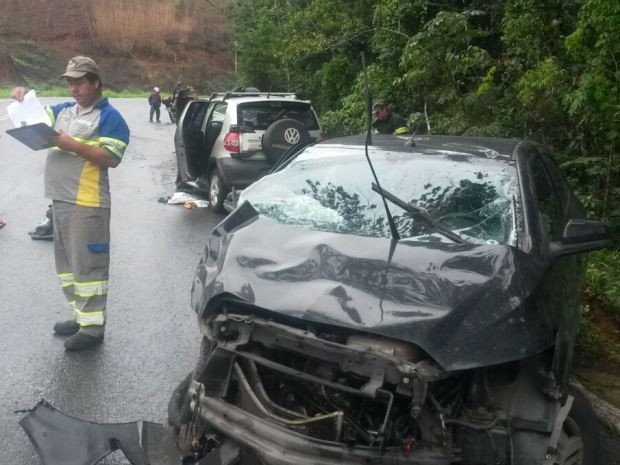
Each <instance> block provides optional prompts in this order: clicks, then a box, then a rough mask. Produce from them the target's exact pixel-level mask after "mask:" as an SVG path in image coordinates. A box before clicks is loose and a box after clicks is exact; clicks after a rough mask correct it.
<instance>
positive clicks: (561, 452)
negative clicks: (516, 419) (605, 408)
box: [554, 386, 601, 465]
mask: <svg viewBox="0 0 620 465" xmlns="http://www.w3.org/2000/svg"><path fill="white" fill-rule="evenodd" d="M568 393H569V394H570V395H572V396H573V397H574V400H573V406H572V408H571V410H570V412H569V414H568V417H567V418H566V421H565V422H564V425H563V427H562V433H561V435H560V438H559V440H558V444H557V449H558V457H557V460H556V461H555V463H554V465H569V464H571V465H572V464H579V465H600V463H601V461H600V459H601V457H600V432H599V425H598V420H597V418H596V414H595V413H594V409H593V408H592V405H591V404H590V402H589V401H588V399H587V398H586V397H585V396H584V395H583V393H582V392H581V391H579V390H578V389H576V388H574V387H572V386H570V387H569V390H568ZM579 455H581V460H579V459H578V457H579Z"/></svg>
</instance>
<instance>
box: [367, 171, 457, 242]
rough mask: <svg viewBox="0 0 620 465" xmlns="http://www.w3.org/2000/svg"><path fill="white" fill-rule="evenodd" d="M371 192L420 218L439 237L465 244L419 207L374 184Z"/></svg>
mask: <svg viewBox="0 0 620 465" xmlns="http://www.w3.org/2000/svg"><path fill="white" fill-rule="evenodd" d="M372 190H373V191H375V192H376V193H377V194H379V195H380V196H381V197H383V198H384V199H387V200H389V201H390V202H392V203H393V204H394V205H396V206H398V207H400V208H402V209H403V210H405V211H406V212H407V213H409V214H411V215H415V216H418V217H420V218H422V219H423V220H424V221H426V222H427V223H428V224H430V225H431V226H433V227H434V228H435V229H436V230H437V232H438V233H440V234H441V235H443V236H445V237H447V238H448V239H451V240H452V241H454V242H456V243H458V244H465V243H466V242H467V241H465V240H463V238H462V237H460V236H459V235H458V234H455V233H453V232H452V231H451V230H450V229H448V228H446V227H445V226H443V225H442V224H441V223H439V222H437V221H436V220H435V219H434V218H433V217H432V216H431V215H429V214H428V213H426V212H425V211H424V210H422V209H421V208H420V207H416V206H415V205H413V204H410V203H407V202H405V201H404V200H402V199H399V198H398V197H396V196H395V195H394V194H392V193H391V192H388V191H386V190H385V189H383V188H382V187H379V186H378V185H377V184H375V183H374V182H373V183H372Z"/></svg>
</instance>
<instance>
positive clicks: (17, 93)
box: [11, 87, 28, 102]
mask: <svg viewBox="0 0 620 465" xmlns="http://www.w3.org/2000/svg"><path fill="white" fill-rule="evenodd" d="M27 93H28V89H26V88H25V87H14V88H13V90H11V98H12V99H15V100H17V101H18V102H21V101H23V100H24V95H26V94H27Z"/></svg>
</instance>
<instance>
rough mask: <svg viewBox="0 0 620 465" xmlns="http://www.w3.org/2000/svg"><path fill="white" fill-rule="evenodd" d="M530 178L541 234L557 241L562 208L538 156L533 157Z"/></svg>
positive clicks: (561, 224) (560, 230)
mask: <svg viewBox="0 0 620 465" xmlns="http://www.w3.org/2000/svg"><path fill="white" fill-rule="evenodd" d="M532 177H533V180H534V188H535V189H536V203H537V205H538V213H539V217H540V221H541V225H542V229H543V232H544V233H545V235H546V236H547V237H548V238H549V239H559V238H560V237H561V236H562V231H563V229H564V214H563V208H562V204H561V203H560V200H559V198H558V196H557V194H556V190H555V188H554V186H553V182H552V180H551V177H550V176H549V173H548V172H547V169H546V168H545V164H544V162H543V160H542V158H541V157H540V156H534V157H533V160H532Z"/></svg>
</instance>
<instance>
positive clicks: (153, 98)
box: [149, 87, 161, 123]
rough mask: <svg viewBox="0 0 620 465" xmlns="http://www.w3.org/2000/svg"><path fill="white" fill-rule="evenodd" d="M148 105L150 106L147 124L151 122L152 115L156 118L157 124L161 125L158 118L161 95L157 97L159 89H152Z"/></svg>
mask: <svg viewBox="0 0 620 465" xmlns="http://www.w3.org/2000/svg"><path fill="white" fill-rule="evenodd" d="M149 105H150V106H151V112H150V114H149V123H152V122H153V114H155V117H156V118H157V122H158V123H161V121H160V119H159V116H160V111H159V107H161V95H159V87H153V92H152V93H151V95H149Z"/></svg>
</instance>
